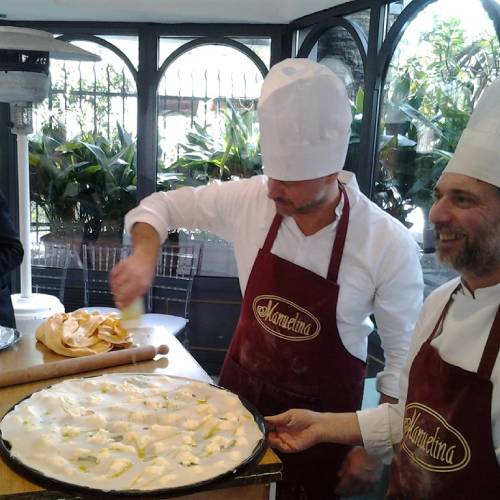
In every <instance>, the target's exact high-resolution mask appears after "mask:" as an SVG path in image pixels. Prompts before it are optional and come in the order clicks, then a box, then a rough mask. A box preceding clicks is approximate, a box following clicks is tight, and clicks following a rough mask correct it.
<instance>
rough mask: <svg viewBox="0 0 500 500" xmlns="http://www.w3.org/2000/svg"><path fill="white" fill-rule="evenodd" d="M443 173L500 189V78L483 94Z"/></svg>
mask: <svg viewBox="0 0 500 500" xmlns="http://www.w3.org/2000/svg"><path fill="white" fill-rule="evenodd" d="M443 173H454V174H462V175H468V176H469V177H474V178H475V179H479V180H481V181H484V182H488V183H489V184H493V185H494V186H497V187H500V78H497V79H496V80H495V81H494V82H493V83H492V84H491V85H490V86H489V87H488V88H487V89H486V90H485V91H484V92H483V94H482V96H481V97H480V99H479V101H478V103H477V105H476V107H475V108H474V111H473V112H472V115H471V117H470V120H469V123H468V124H467V127H466V128H465V130H464V131H463V133H462V136H461V137H460V141H459V142H458V145H457V149H456V150H455V154H454V155H453V157H452V158H451V160H450V161H449V163H448V165H447V166H446V168H445V169H444V171H443Z"/></svg>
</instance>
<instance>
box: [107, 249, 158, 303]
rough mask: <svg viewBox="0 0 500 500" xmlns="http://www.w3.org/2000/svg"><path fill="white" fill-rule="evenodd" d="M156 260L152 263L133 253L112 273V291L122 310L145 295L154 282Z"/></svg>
mask: <svg viewBox="0 0 500 500" xmlns="http://www.w3.org/2000/svg"><path fill="white" fill-rule="evenodd" d="M155 268H156V259H155V260H154V261H153V262H151V261H150V260H149V261H148V260H146V259H144V258H143V256H142V255H140V254H137V253H133V254H132V255H131V256H130V257H127V258H126V259H124V260H122V261H120V262H119V263H118V264H117V265H116V266H115V267H114V268H113V270H112V271H111V273H110V285H111V291H112V292H113V295H114V297H115V303H116V305H117V306H118V307H119V308H120V309H124V308H125V307H127V306H129V305H130V304H131V303H132V302H133V301H134V300H135V299H136V298H137V297H141V296H142V295H144V294H145V293H146V292H147V291H148V290H149V287H150V286H151V283H152V282H153V278H154V273H155Z"/></svg>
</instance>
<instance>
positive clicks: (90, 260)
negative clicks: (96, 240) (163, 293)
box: [82, 244, 131, 307]
mask: <svg viewBox="0 0 500 500" xmlns="http://www.w3.org/2000/svg"><path fill="white" fill-rule="evenodd" d="M130 251H131V248H130V247H129V246H122V245H120V246H112V247H111V246H101V245H88V244H83V245H82V260H83V302H84V307H88V306H114V300H113V295H112V293H111V290H110V288H109V272H110V271H111V269H113V267H115V265H116V264H117V263H118V262H119V261H120V260H122V259H123V258H125V257H126V256H127V255H130Z"/></svg>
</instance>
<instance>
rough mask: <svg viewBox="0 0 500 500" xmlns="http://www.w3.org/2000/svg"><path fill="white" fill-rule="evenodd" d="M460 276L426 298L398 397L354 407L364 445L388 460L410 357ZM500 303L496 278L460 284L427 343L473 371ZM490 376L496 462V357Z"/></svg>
mask: <svg viewBox="0 0 500 500" xmlns="http://www.w3.org/2000/svg"><path fill="white" fill-rule="evenodd" d="M459 281H460V278H455V279H454V280H451V281H449V282H447V283H445V284H444V285H442V286H441V287H439V288H438V289H437V290H434V292H432V294H431V295H429V297H428V298H427V300H426V301H425V303H424V306H423V308H422V312H421V314H420V316H419V319H418V321H417V325H416V327H415V333H414V335H413V338H412V343H411V347H410V352H409V357H408V362H407V363H406V366H405V368H404V369H403V370H402V372H401V377H400V386H401V392H400V400H399V403H398V404H397V405H392V404H384V405H380V406H378V407H377V408H371V409H367V410H362V411H359V412H357V415H358V419H359V424H360V427H361V433H362V435H363V443H364V445H365V447H366V448H367V449H368V451H369V452H371V453H374V454H376V455H379V456H381V457H382V458H383V459H384V461H386V462H389V461H390V459H391V458H392V454H393V448H392V447H393V444H396V443H399V442H400V441H401V438H402V434H403V428H402V425H403V414H404V404H405V401H406V394H407V388H408V373H409V370H410V367H411V364H412V361H413V358H414V357H415V355H416V354H417V353H418V351H419V350H420V347H421V345H422V344H423V343H424V342H425V340H427V338H428V337H429V335H430V334H431V332H432V329H433V328H434V326H435V324H436V322H437V320H438V318H439V315H440V314H441V312H442V310H443V307H444V306H445V304H446V302H447V300H448V298H449V297H450V294H451V293H452V292H453V290H454V288H455V287H456V286H457V284H458V283H459ZM499 304H500V284H497V285H495V286H492V287H488V288H483V289H478V290H476V291H475V292H474V295H473V294H472V293H471V292H470V291H469V290H468V289H467V288H466V287H462V288H461V290H460V291H459V293H457V296H456V298H455V300H454V301H453V303H452V305H451V307H450V309H449V310H448V314H447V316H446V320H445V322H444V325H443V330H442V332H441V334H440V335H439V336H437V337H436V338H435V339H433V340H432V341H431V345H433V346H434V347H435V348H436V349H437V350H438V352H439V355H440V356H441V358H442V359H443V360H444V361H446V362H447V363H450V364H452V365H455V366H458V367H460V368H463V369H464V370H468V371H470V372H477V369H478V366H479V361H480V360H481V356H482V354H483V351H484V346H485V345H486V340H487V338H488V334H489V333H490V330H491V325H492V324H493V320H494V318H495V315H496V312H497V309H498V305H499ZM491 381H492V382H493V397H492V407H491V426H492V433H493V444H494V447H495V452H496V455H497V458H498V461H499V463H500V358H497V361H496V363H495V366H494V368H493V373H492V376H491Z"/></svg>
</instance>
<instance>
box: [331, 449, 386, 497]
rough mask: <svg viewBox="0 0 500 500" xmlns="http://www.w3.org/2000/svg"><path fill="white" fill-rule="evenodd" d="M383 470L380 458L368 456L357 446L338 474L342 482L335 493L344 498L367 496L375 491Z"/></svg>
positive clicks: (348, 455) (346, 458)
mask: <svg viewBox="0 0 500 500" xmlns="http://www.w3.org/2000/svg"><path fill="white" fill-rule="evenodd" d="M382 470H383V464H382V461H381V460H380V459H379V458H377V457H374V456H372V455H368V453H367V452H366V450H365V449H364V448H362V447H361V446H356V447H355V448H353V449H352V450H351V451H350V452H349V453H348V454H347V456H346V457H345V460H344V463H343V464H342V467H341V468H340V470H339V472H338V475H339V476H340V481H339V483H338V485H337V488H336V489H335V493H336V494H337V495H340V496H343V497H350V496H354V495H366V494H367V493H370V492H372V491H373V490H374V489H375V486H376V485H377V483H378V481H379V480H380V477H381V476H382Z"/></svg>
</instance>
